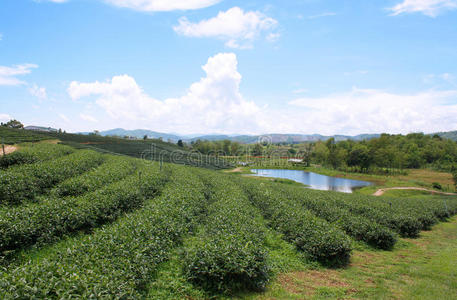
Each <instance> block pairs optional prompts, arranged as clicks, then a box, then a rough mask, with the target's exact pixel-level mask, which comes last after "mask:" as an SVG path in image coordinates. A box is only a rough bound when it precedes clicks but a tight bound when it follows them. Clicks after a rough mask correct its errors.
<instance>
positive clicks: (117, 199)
mask: <svg viewBox="0 0 457 300" xmlns="http://www.w3.org/2000/svg"><path fill="white" fill-rule="evenodd" d="M140 170H141V171H142V172H143V177H142V179H141V182H140V181H139V176H138V175H137V174H134V175H131V176H129V177H127V178H126V179H124V180H121V181H118V182H115V183H113V184H111V185H108V186H107V187H105V188H103V189H100V190H97V191H95V192H92V193H88V194H86V195H83V196H80V197H67V198H63V199H60V198H46V199H43V200H42V201H41V202H40V203H31V204H28V205H23V206H19V207H14V208H4V209H2V210H0V251H5V250H14V249H17V248H22V247H25V246H28V245H33V244H35V243H48V242H51V241H54V240H56V239H58V238H60V237H62V236H63V235H65V234H69V233H73V232H76V231H79V230H83V229H85V230H87V229H90V228H93V227H98V226H100V225H102V224H104V223H107V222H112V221H114V220H115V219H116V218H118V217H119V216H120V215H121V214H123V213H124V212H128V211H131V210H133V209H135V208H138V207H140V206H141V205H142V204H143V202H144V198H145V197H147V198H151V197H153V196H154V195H155V194H156V193H157V192H158V191H159V190H160V189H161V187H162V185H163V184H164V181H165V180H166V178H164V177H165V176H166V174H167V172H160V171H159V170H158V168H152V167H150V166H143V167H142V168H140Z"/></svg>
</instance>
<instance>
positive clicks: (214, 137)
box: [82, 128, 457, 144]
mask: <svg viewBox="0 0 457 300" xmlns="http://www.w3.org/2000/svg"><path fill="white" fill-rule="evenodd" d="M82 134H88V132H84V133H82ZM436 134H437V135H439V136H441V137H442V138H447V139H451V140H453V141H457V131H448V132H438V133H436ZM100 135H102V136H121V137H124V136H129V137H134V138H138V139H141V138H143V137H144V136H145V135H146V136H148V138H152V139H159V138H162V139H163V140H164V141H171V142H173V143H176V142H177V141H179V140H182V141H183V142H186V143H190V142H193V141H197V140H202V141H203V140H206V141H220V140H230V141H233V142H239V143H242V144H254V143H257V142H259V141H261V142H271V143H302V142H316V141H326V140H328V139H330V138H332V137H333V138H334V139H335V140H336V141H345V140H353V141H361V140H370V139H373V138H377V137H379V136H380V134H359V135H354V136H351V135H331V136H329V135H321V134H280V133H277V134H264V135H224V134H210V135H180V134H173V133H163V132H157V131H152V130H148V129H135V130H127V129H123V128H115V129H110V130H106V131H101V132H100Z"/></svg>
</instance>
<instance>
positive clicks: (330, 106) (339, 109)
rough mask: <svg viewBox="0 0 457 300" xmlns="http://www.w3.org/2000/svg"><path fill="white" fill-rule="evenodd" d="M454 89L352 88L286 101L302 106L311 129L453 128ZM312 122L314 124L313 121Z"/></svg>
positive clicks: (405, 130) (395, 130) (455, 118)
mask: <svg viewBox="0 0 457 300" xmlns="http://www.w3.org/2000/svg"><path fill="white" fill-rule="evenodd" d="M456 99H457V91H455V90H451V91H433V90H431V91H424V92H420V93H415V94H395V93H389V92H386V91H381V90H367V89H357V88H354V89H353V90H352V91H350V92H347V93H338V94H333V95H329V96H326V97H320V98H300V99H296V100H293V101H291V102H290V103H289V104H290V105H293V106H295V107H299V108H302V109H305V112H304V113H303V114H302V120H303V122H302V125H304V126H305V127H308V128H309V127H310V126H314V127H315V129H316V130H313V132H326V133H351V134H355V133H361V132H393V133H408V132H415V131H426V132H434V131H441V130H450V129H455V124H457V101H456ZM313 124H314V125H313Z"/></svg>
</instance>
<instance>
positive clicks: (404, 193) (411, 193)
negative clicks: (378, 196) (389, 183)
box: [383, 190, 430, 197]
mask: <svg viewBox="0 0 457 300" xmlns="http://www.w3.org/2000/svg"><path fill="white" fill-rule="evenodd" d="M426 195H430V192H427V191H418V190H387V191H385V192H384V195H383V196H386V197H423V196H426Z"/></svg>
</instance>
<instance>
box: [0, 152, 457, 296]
mask: <svg viewBox="0 0 457 300" xmlns="http://www.w3.org/2000/svg"><path fill="white" fill-rule="evenodd" d="M20 152H21V153H24V154H21V155H20V156H17V155H18V154H15V155H16V156H17V158H15V159H13V158H14V157H15V156H11V158H8V156H9V155H13V154H9V155H7V156H6V157H5V159H9V160H8V162H12V163H8V164H6V163H5V167H4V169H2V170H1V173H0V298H2V299H15V298H20V299H30V298H35V299H44V298H47V299H49V298H51V299H57V298H83V299H87V298H118V299H138V298H147V299H163V298H168V299H179V298H194V299H205V298H210V297H234V296H236V297H255V296H262V295H272V296H271V297H276V296H275V293H277V295H278V297H279V298H282V297H284V298H286V292H284V291H283V290H281V289H280V288H278V286H277V285H278V282H279V283H280V284H283V283H282V281H281V280H283V278H287V277H284V276H289V275H287V274H291V273H290V272H294V271H300V272H304V270H305V269H307V268H314V269H316V270H318V271H316V272H326V271H324V270H328V271H327V272H329V273H332V272H340V271H339V270H347V268H348V267H350V268H352V270H354V268H355V270H358V271H361V270H359V269H357V267H354V263H356V262H357V261H358V257H359V255H360V253H362V252H364V251H365V252H367V253H377V254H379V255H381V256H389V255H392V253H395V251H398V249H404V243H405V241H406V240H407V241H411V243H414V241H420V239H417V238H418V237H420V236H421V231H423V230H429V229H430V228H432V227H433V226H435V225H436V224H438V223H439V222H441V221H446V220H448V219H449V218H451V217H452V216H453V215H455V214H457V198H456V197H426V196H424V197H414V198H395V197H378V198H376V197H370V196H365V195H349V194H341V193H336V192H322V191H312V190H307V189H304V188H302V187H301V186H299V185H294V184H285V183H282V182H269V181H262V180H257V179H251V178H244V177H241V176H238V175H236V174H225V173H222V172H216V171H212V170H208V169H203V168H195V167H191V166H183V165H177V164H168V163H165V164H163V166H162V165H160V164H159V163H157V162H151V161H148V160H139V159H136V158H130V157H125V156H115V155H110V154H103V153H100V152H98V151H91V150H88V149H79V150H76V149H71V148H69V147H68V146H62V145H52V146H49V145H48V146H42V147H36V146H23V147H22V148H21V150H20ZM18 153H19V152H18ZM439 226H441V225H439ZM450 251H451V250H449V253H451V252H450ZM406 253H407V251H406ZM449 253H448V254H449ZM413 254H414V253H413ZM443 255H444V254H443ZM446 257H447V258H448V259H452V255H447V256H446ZM414 263H415V262H414V261H410V262H409V264H410V265H412V264H414ZM436 264H437V265H436V266H435V265H433V266H429V267H430V268H431V269H433V268H437V269H440V268H441V267H442V266H441V265H439V261H436ZM354 274H356V271H354ZM347 276H350V274H349V275H347ZM373 276H374V275H373ZM375 284H376V283H375ZM449 284H450V285H451V286H452V285H455V282H450V283H449ZM420 289H421V287H420V286H419V287H418V293H424V291H422V292H421V291H420ZM325 292H328V295H329V296H335V295H336V297H340V295H339V294H338V295H337V294H335V293H343V292H345V290H344V291H343V289H338V290H336V289H332V287H329V288H328V289H327V290H322V291H321V292H320V294H319V295H324V294H325ZM269 293H270V294H269ZM291 294H294V293H291ZM353 294H354V295H357V294H356V293H353ZM297 295H299V296H297V298H303V297H304V296H305V295H308V294H307V291H306V289H305V291H303V292H299V293H298V294H297ZM309 295H311V293H310V294H309ZM351 295H352V294H351ZM363 295H364V294H360V295H359V296H360V297H363ZM367 295H369V296H374V295H377V294H375V293H372V294H367ZM383 295H387V296H388V294H387V292H386V293H385V294H383Z"/></svg>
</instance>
